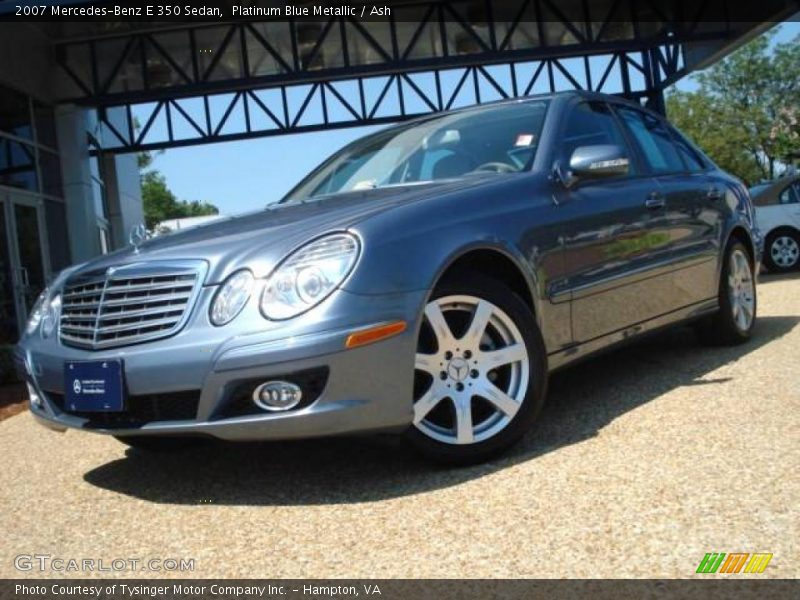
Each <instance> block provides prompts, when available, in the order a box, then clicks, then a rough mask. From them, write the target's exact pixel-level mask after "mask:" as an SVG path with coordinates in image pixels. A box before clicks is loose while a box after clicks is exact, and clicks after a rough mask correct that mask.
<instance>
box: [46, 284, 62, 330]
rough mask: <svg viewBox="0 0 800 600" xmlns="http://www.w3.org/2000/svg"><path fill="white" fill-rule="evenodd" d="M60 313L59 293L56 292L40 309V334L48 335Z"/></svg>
mask: <svg viewBox="0 0 800 600" xmlns="http://www.w3.org/2000/svg"><path fill="white" fill-rule="evenodd" d="M60 315H61V294H56V295H55V296H53V298H51V299H50V302H48V303H47V306H46V307H45V308H44V309H43V311H42V335H43V336H44V337H50V335H51V334H52V333H53V330H54V329H55V328H56V325H57V324H58V317H59V316H60Z"/></svg>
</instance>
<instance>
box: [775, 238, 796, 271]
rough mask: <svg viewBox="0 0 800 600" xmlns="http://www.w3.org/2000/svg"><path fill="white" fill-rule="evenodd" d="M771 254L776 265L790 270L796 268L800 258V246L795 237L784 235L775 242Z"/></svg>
mask: <svg viewBox="0 0 800 600" xmlns="http://www.w3.org/2000/svg"><path fill="white" fill-rule="evenodd" d="M769 253H770V256H771V257H772V261H773V262H774V263H775V264H776V265H778V266H779V267H781V268H782V269H789V268H791V267H793V266H795V265H796V264H797V261H798V258H800V246H798V244H797V240H796V239H794V238H793V237H791V236H788V235H782V236H780V237H776V238H775V239H774V240H773V242H772V245H771V246H770V248H769Z"/></svg>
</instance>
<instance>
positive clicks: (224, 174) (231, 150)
mask: <svg viewBox="0 0 800 600" xmlns="http://www.w3.org/2000/svg"><path fill="white" fill-rule="evenodd" d="M797 35H800V23H798V22H790V23H784V24H783V25H780V26H779V28H778V32H777V34H776V36H775V39H774V43H781V42H786V41H790V40H792V39H794V38H795V37H796V36H797ZM676 87H677V89H680V90H684V91H692V90H694V89H696V87H697V85H696V83H695V82H694V81H693V80H692V77H688V78H684V79H683V80H681V81H680V82H678V84H677V85H676ZM379 128H380V126H370V127H352V128H343V129H334V130H330V131H321V132H310V133H299V134H289V135H282V136H273V137H264V138H259V139H254V140H246V141H236V142H222V143H216V144H205V145H200V146H190V147H187V148H176V149H171V150H166V151H164V152H163V153H160V154H158V155H157V156H156V158H155V161H154V164H153V167H154V168H156V169H158V170H159V171H161V173H163V174H164V176H165V177H166V179H167V185H168V186H169V187H170V189H171V190H172V191H173V192H174V193H175V195H176V196H177V197H178V198H179V199H181V200H189V201H191V200H200V201H205V202H211V203H212V204H215V205H216V206H217V207H218V208H219V210H220V213H221V214H224V215H235V214H240V213H243V212H250V211H253V210H258V209H259V208H263V207H264V206H265V205H267V204H269V203H271V202H275V201H277V200H279V199H280V198H281V197H283V195H284V194H286V193H287V192H288V191H289V190H290V189H291V188H292V187H293V186H294V185H295V184H296V183H297V182H299V181H300V180H301V179H302V178H303V176H305V175H306V174H307V173H309V172H310V171H311V170H312V169H313V168H314V167H316V166H317V165H318V164H319V163H321V162H322V161H323V160H324V159H325V158H327V157H328V156H329V155H330V154H332V153H333V152H335V151H336V150H337V149H339V148H341V147H342V146H344V145H345V144H347V143H349V142H351V141H353V140H355V139H357V138H359V137H361V136H364V135H366V134H368V133H370V132H372V131H375V130H377V129H379Z"/></svg>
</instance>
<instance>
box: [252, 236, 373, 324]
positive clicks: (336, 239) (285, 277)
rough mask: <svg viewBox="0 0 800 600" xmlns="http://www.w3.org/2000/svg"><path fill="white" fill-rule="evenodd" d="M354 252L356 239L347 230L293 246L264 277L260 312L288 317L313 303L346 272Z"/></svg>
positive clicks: (346, 273) (343, 276)
mask: <svg viewBox="0 0 800 600" xmlns="http://www.w3.org/2000/svg"><path fill="white" fill-rule="evenodd" d="M358 253H359V243H358V239H357V238H356V237H355V236H353V235H350V234H349V233H334V234H332V235H327V236H325V237H323V238H320V239H318V240H315V241H313V242H311V243H309V244H306V245H305V246H303V247H302V248H300V249H299V250H296V251H295V252H294V253H292V254H290V255H289V257H288V258H286V259H285V260H284V261H283V262H282V263H281V264H280V265H278V268H277V269H276V270H275V271H274V272H273V273H272V275H270V277H269V278H268V279H267V283H266V285H265V286H264V291H263V293H262V294H261V314H263V315H264V316H265V317H266V318H268V319H275V320H280V319H289V318H291V317H295V316H297V315H299V314H300V313H302V312H305V311H307V310H308V309H310V308H312V307H314V306H316V305H317V304H319V303H320V302H322V301H323V300H324V299H325V298H327V297H328V296H330V295H331V293H333V291H334V290H335V289H336V288H338V287H339V286H340V285H341V284H342V282H343V281H344V280H345V278H346V277H347V276H348V275H349V274H350V271H352V269H353V266H354V265H355V264H356V260H357V259H358Z"/></svg>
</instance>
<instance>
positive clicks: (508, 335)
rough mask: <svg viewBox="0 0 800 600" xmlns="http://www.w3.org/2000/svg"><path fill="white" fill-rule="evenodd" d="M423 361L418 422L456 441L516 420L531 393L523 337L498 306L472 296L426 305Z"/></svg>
mask: <svg viewBox="0 0 800 600" xmlns="http://www.w3.org/2000/svg"><path fill="white" fill-rule="evenodd" d="M424 317H425V318H424V320H423V325H422V330H421V332H420V340H419V345H418V349H417V354H416V362H415V382H414V383H415V386H414V387H415V389H414V392H415V395H414V397H415V402H414V426H415V427H416V428H417V429H418V430H419V431H420V432H422V433H423V434H425V435H426V436H428V437H430V438H432V439H434V440H437V441H440V442H444V443H448V444H456V445H464V444H474V443H478V442H482V441H484V440H487V439H489V438H491V437H492V436H494V435H496V434H497V433H499V432H500V431H502V430H503V429H505V427H506V426H507V425H508V424H509V423H510V422H511V420H512V419H513V418H514V416H515V415H516V414H517V412H518V411H519V409H520V406H521V405H522V402H523V400H524V398H525V395H526V392H527V390H528V384H529V378H530V359H529V356H528V350H527V348H526V346H525V341H524V340H523V337H522V334H521V333H520V331H519V328H518V327H517V326H516V325H515V324H514V321H513V320H512V319H511V318H510V317H509V316H508V315H507V314H506V313H505V312H504V311H503V310H502V309H500V308H499V307H498V306H496V305H494V304H492V303H491V302H489V301H487V300H485V299H482V298H478V297H475V296H470V295H453V296H445V297H442V298H437V299H435V300H433V301H431V302H430V303H428V304H427V306H426V307H425V314H424Z"/></svg>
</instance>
